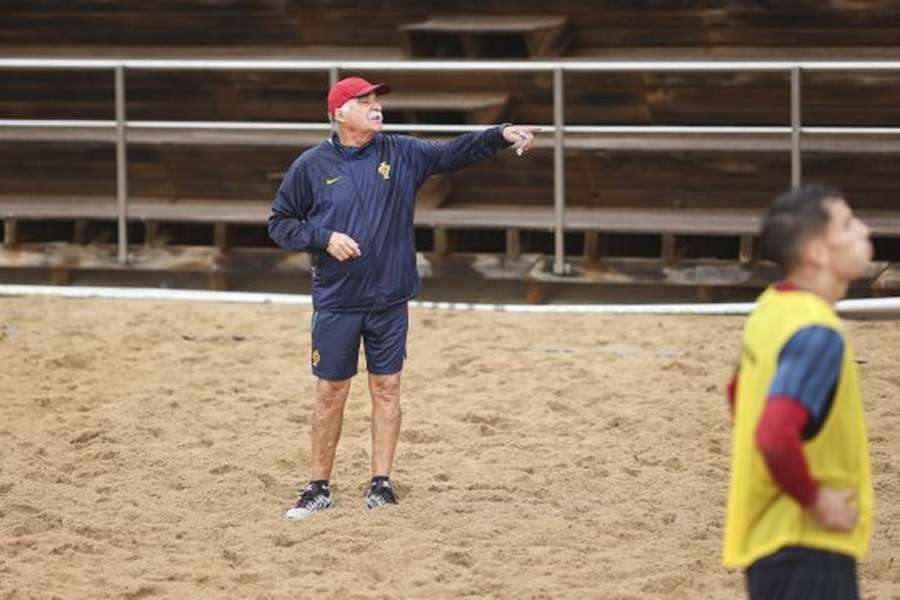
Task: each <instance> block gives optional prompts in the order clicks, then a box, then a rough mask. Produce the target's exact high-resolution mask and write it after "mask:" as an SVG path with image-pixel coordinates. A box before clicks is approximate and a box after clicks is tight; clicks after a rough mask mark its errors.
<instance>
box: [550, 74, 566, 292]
mask: <svg viewBox="0 0 900 600" xmlns="http://www.w3.org/2000/svg"><path fill="white" fill-rule="evenodd" d="M564 99H565V97H564V85H563V70H562V67H556V68H555V69H554V70H553V206H554V210H555V212H556V224H555V228H554V237H553V273H554V274H555V275H565V274H566V273H567V271H568V270H567V268H566V263H565V243H564V242H565V226H566V179H565V169H564V166H565V154H564V152H563V128H564V127H565V119H564V117H563V101H564Z"/></svg>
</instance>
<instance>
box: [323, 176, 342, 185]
mask: <svg viewBox="0 0 900 600" xmlns="http://www.w3.org/2000/svg"><path fill="white" fill-rule="evenodd" d="M338 179H340V177H330V178H328V179H326V180H325V185H331V184H332V183H334V182H335V181H337V180H338Z"/></svg>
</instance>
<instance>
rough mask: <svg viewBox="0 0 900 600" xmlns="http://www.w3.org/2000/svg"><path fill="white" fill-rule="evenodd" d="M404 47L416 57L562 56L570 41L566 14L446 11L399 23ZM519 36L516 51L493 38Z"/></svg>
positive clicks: (409, 53) (514, 37)
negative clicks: (418, 19) (500, 46)
mask: <svg viewBox="0 0 900 600" xmlns="http://www.w3.org/2000/svg"><path fill="white" fill-rule="evenodd" d="M399 30H400V33H401V36H402V42H403V48H404V50H405V51H406V53H407V55H408V56H411V57H416V58H425V57H429V58H431V57H445V56H447V55H448V54H453V55H456V56H465V57H467V58H488V57H496V56H498V55H499V56H523V57H533V58H541V57H543V58H546V57H555V56H561V55H562V54H564V53H565V51H566V49H567V48H568V45H569V41H570V40H569V36H568V31H567V22H566V17H561V16H547V15H534V16H528V15H512V16H510V15H446V16H432V17H430V18H428V19H426V20H425V21H422V22H420V23H411V24H408V25H401V26H400V27H399ZM500 37H503V38H506V39H507V40H516V41H517V42H518V43H517V44H514V45H516V46H518V48H516V49H515V50H514V51H510V50H509V49H508V48H506V49H501V48H498V47H497V46H496V45H495V44H493V43H492V38H493V39H494V40H496V39H497V38H500Z"/></svg>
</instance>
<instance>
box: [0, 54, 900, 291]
mask: <svg viewBox="0 0 900 600" xmlns="http://www.w3.org/2000/svg"><path fill="white" fill-rule="evenodd" d="M0 69H41V70H101V71H102V70H109V71H112V72H113V74H114V77H115V107H116V112H115V120H60V119H57V120H54V119H5V120H0V127H59V128H82V127H90V128H110V129H113V128H114V129H115V132H116V182H117V185H116V189H117V192H116V196H117V206H118V259H119V261H120V262H122V263H127V262H128V232H127V228H126V223H127V216H128V180H127V172H128V169H127V167H128V162H127V161H128V157H127V151H126V150H127V132H128V130H129V129H141V128H169V129H198V128H204V129H214V130H231V131H234V130H285V131H323V132H324V131H328V130H329V129H330V125H328V124H327V123H265V122H233V121H200V122H197V121H130V120H128V118H127V114H126V87H125V73H126V72H127V71H140V70H144V71H149V70H157V71H197V70H200V71H319V72H326V73H328V77H329V82H330V83H331V84H333V83H334V82H336V81H337V80H338V77H339V74H340V72H341V71H348V70H354V71H388V72H399V71H428V72H443V71H502V72H549V73H552V75H553V123H552V124H545V125H540V126H541V127H542V129H543V130H544V131H545V132H548V133H552V134H553V181H554V185H553V205H554V213H555V217H556V218H555V224H554V260H553V272H554V273H555V274H564V273H566V272H567V271H568V268H567V265H566V263H565V254H564V236H565V230H566V201H565V154H564V149H565V134H566V133H595V134H612V133H678V134H703V133H723V134H724V133H727V134H736V135H747V134H762V133H765V134H783V135H789V136H790V152H791V185H792V186H795V187H796V186H799V185H800V182H801V180H802V172H801V171H802V145H801V137H802V136H803V135H804V134H810V135H820V134H830V135H844V134H863V135H900V128H892V127H803V125H802V111H801V102H800V100H801V92H802V77H801V76H802V73H803V72H804V71H832V72H837V71H900V61H830V62H826V61H713V62H710V61H706V62H700V61H528V62H515V61H321V60H313V61H304V60H273V61H265V60H168V59H167V60H147V59H121V60H107V59H30V58H0ZM659 71H662V72H776V73H789V74H790V115H791V118H790V120H791V122H790V125H787V126H781V127H779V126H775V127H758V126H746V127H744V126H726V127H710V126H615V125H597V126H590V125H580V126H567V125H566V124H565V111H564V100H565V99H564V88H565V78H564V76H565V73H566V72H659ZM324 96H325V90H323V102H324ZM385 129H386V130H388V131H416V132H432V133H461V132H467V131H477V130H481V129H484V126H477V125H387V126H386V127H385Z"/></svg>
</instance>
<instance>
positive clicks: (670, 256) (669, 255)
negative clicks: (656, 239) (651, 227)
mask: <svg viewBox="0 0 900 600" xmlns="http://www.w3.org/2000/svg"><path fill="white" fill-rule="evenodd" d="M675 242H676V239H675V236H674V235H673V234H671V233H666V234H663V236H662V251H661V255H662V259H663V262H664V263H666V264H667V265H671V264H674V263H675V262H677V261H678V250H677V248H676V244H675Z"/></svg>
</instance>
